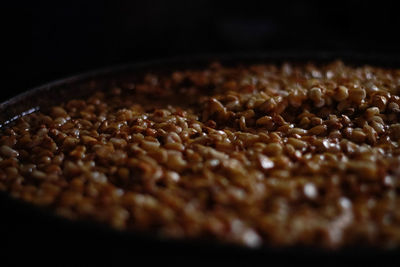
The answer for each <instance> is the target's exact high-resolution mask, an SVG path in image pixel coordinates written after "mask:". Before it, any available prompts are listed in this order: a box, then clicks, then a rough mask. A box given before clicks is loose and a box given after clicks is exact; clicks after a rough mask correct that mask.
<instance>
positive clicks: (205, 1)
mask: <svg viewBox="0 0 400 267" xmlns="http://www.w3.org/2000/svg"><path fill="white" fill-rule="evenodd" d="M8 2H10V1H8ZM395 3H396V1H392V2H390V1H372V2H369V1H361V0H348V1H287V0H279V1H254V0H246V1H213V0H190V1H184V0H180V1H162V0H146V1H105V0H97V1H95V0H87V1H50V0H48V1H27V0H25V1H13V2H10V3H7V4H6V5H9V6H10V7H11V8H8V6H7V7H6V8H4V7H3V8H2V16H3V17H5V18H6V19H5V21H4V22H3V27H4V28H6V30H5V31H3V38H2V39H3V43H5V44H7V45H8V46H9V48H8V49H7V50H4V52H5V55H6V56H10V57H11V61H10V63H8V64H7V72H6V75H4V77H5V80H3V84H4V82H5V83H6V85H7V86H5V88H4V89H2V95H1V99H2V100H5V99H6V98H7V97H10V96H12V95H15V94H17V93H18V92H21V91H24V90H27V89H28V88H31V87H34V86H37V85H40V84H43V83H45V82H48V81H51V80H54V79H58V78H62V77H65V76H68V75H72V74H76V73H79V72H82V71H85V70H89V69H93V68H99V67H104V66H108V65H113V64H118V63H126V62H135V61H140V60H148V59H157V58H160V57H170V56H176V55H189V54H190V55H191V54H204V53H221V52H223V53H232V52H243V51H271V50H296V51H297V50H312V51H317V50H335V51H337V50H339V51H358V52H364V53H386V54H393V55H395V54H396V55H398V54H400V49H398V47H399V46H400V41H399V38H398V35H399V26H400V23H399V22H400V19H399V14H398V9H397V8H396V7H395ZM4 32H6V34H5V35H4Z"/></svg>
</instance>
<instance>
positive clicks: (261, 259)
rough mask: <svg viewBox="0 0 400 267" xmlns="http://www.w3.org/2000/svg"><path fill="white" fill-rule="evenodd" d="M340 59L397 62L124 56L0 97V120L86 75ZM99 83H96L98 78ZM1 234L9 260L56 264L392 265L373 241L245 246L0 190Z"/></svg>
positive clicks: (84, 82)
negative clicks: (60, 208) (110, 223)
mask: <svg viewBox="0 0 400 267" xmlns="http://www.w3.org/2000/svg"><path fill="white" fill-rule="evenodd" d="M336 59H341V60H343V61H344V62H345V63H347V64H350V65H356V66H357V65H364V64H370V65H374V66H379V67H390V68H400V57H394V56H391V55H367V54H358V53H354V52H351V51H349V52H340V53H338V52H299V51H295V52H293V51H289V52H287V51H286V52H276V51H275V52H268V53H251V54H229V55H201V56H191V57H180V58H172V59H171V58H170V59H160V60H154V61H149V62H142V63H131V64H125V65H120V66H114V67H109V68H105V69H100V70H95V71H91V72H88V73H84V74H79V75H75V76H73V77H70V78H66V79H62V80H59V81H55V82H51V83H48V84H45V85H43V86H40V87H37V88H34V89H31V90H28V91H26V92H25V93H23V94H20V95H18V96H15V97H13V98H11V99H9V100H7V101H5V102H3V103H1V104H0V127H7V124H8V123H11V122H12V121H13V120H15V119H17V118H19V117H20V116H23V115H26V114H29V113H32V112H35V111H37V110H45V109H46V107H48V106H49V105H54V104H57V103H60V102H63V101H66V100H68V99H71V98H78V97H83V96H85V95H88V94H90V93H91V92H93V91H94V90H101V89H102V88H98V87H94V86H93V85H92V84H93V81H95V80H96V81H99V80H100V81H104V84H107V82H108V81H110V80H111V79H118V77H121V78H123V77H126V76H127V75H129V77H130V78H131V79H135V77H140V75H141V74H143V73H146V72H149V71H150V72H158V73H162V72H169V71H173V70H177V69H187V68H190V69H196V68H202V67H206V66H207V65H209V64H210V63H211V62H214V61H219V62H221V63H222V64H223V65H238V64H252V63H282V62H285V61H289V62H299V63H304V62H309V61H312V62H316V63H324V62H329V61H332V60H336ZM100 84H102V83H100ZM0 228H1V229H0V235H1V240H2V245H4V246H5V247H6V249H3V250H0V258H1V257H2V255H3V257H4V258H5V259H7V260H9V261H10V262H12V263H16V262H18V261H20V260H27V259H28V260H29V259H32V260H40V261H48V262H49V263H54V265H55V266H57V265H60V266H71V265H73V266H75V265H80V264H82V265H87V264H88V265H92V264H96V265H97V264H106V265H115V264H116V263H122V262H126V261H130V262H131V263H135V262H139V261H140V262H141V261H143V260H144V261H146V263H147V264H151V263H156V262H158V261H159V260H163V261H164V262H166V263H168V264H185V265H187V264H191V263H197V264H198V263H202V264H229V265H246V266H254V265H258V264H259V265H266V264H268V265H272V266H291V265H294V264H295V265H321V266H333V265H335V266H336V265H338V264H339V265H341V266H353V265H359V264H361V263H363V264H365V263H368V264H369V265H370V264H375V265H379V266H388V265H390V266H399V265H398V264H399V263H400V261H399V260H400V250H399V249H392V250H383V249H380V248H372V247H362V246H358V247H345V248H341V249H338V250H326V249H322V248H315V247H313V248H311V247H285V248H274V247H261V248H248V247H242V246H238V245H231V244H223V243H217V242H211V241H209V240H199V239H195V240H194V239H183V240H175V239H168V238H162V237H159V236H157V235H155V234H154V233H151V232H138V231H119V230H115V229H111V228H110V227H107V226H104V225H101V224H98V223H93V222H87V221H71V220H68V219H65V218H61V217H58V216H56V215H54V214H53V213H52V212H51V211H49V210H46V209H44V208H40V207H37V206H34V205H32V204H28V203H25V202H22V201H20V200H17V199H14V198H12V197H10V196H9V195H8V194H7V193H6V192H0Z"/></svg>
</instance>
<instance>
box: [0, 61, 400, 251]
mask: <svg viewBox="0 0 400 267" xmlns="http://www.w3.org/2000/svg"><path fill="white" fill-rule="evenodd" d="M399 95H400V70H391V69H382V68H376V67H371V66H363V67H350V66H347V65H345V64H344V63H342V62H340V61H337V62H332V63H330V64H326V65H323V66H320V65H318V66H317V65H314V64H311V63H309V64H300V65H296V64H288V63H285V64H282V65H252V66H241V67H240V66H239V67H224V66H221V65H220V64H218V63H214V64H212V65H210V66H209V67H208V68H206V69H202V70H184V71H176V72H172V73H170V74H162V75H157V74H154V73H148V74H146V75H143V77H142V79H141V80H140V81H139V82H135V83H133V82H119V81H115V82H114V83H112V85H110V88H109V90H106V91H100V90H99V91H98V92H96V93H95V94H93V95H91V96H89V97H87V98H85V99H74V100H70V101H68V102H66V103H63V104H61V105H59V106H54V107H52V108H49V109H46V110H45V109H43V110H41V111H38V112H35V113H33V114H30V115H27V116H24V117H22V118H20V119H18V120H17V121H15V122H13V123H12V124H11V125H8V126H6V127H3V129H1V130H0V189H1V190H4V191H7V192H9V194H10V195H12V196H13V197H15V198H19V199H22V200H24V201H27V202H30V203H34V204H36V205H39V206H42V207H46V208H49V209H51V210H53V211H54V212H55V213H56V214H58V215H61V216H64V217H67V218H70V219H73V220H74V219H80V220H90V221H96V222H100V223H104V224H107V225H110V226H111V227H114V228H117V229H123V230H139V231H147V230H148V231H152V232H155V233H158V234H160V235H162V236H167V237H172V238H207V239H208V238H209V239H212V240H219V241H223V242H229V243H237V244H242V245H246V246H259V245H271V246H292V245H305V246H322V247H326V248H339V247H343V246H347V245H358V244H368V245H371V246H380V247H398V246H400V196H399V195H400V147H399V143H400V107H399V106H400V97H399Z"/></svg>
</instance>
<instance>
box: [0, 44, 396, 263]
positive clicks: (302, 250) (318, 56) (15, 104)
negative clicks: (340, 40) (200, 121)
mask: <svg viewBox="0 0 400 267" xmlns="http://www.w3.org/2000/svg"><path fill="white" fill-rule="evenodd" d="M336 59H341V60H343V61H344V62H346V63H349V64H355V65H365V64H368V65H374V66H381V67H389V68H398V67H400V58H399V57H394V56H391V55H371V54H361V53H355V52H352V51H347V52H340V53H338V52H329V51H328V52H321V51H319V52H298V51H285V52H282V51H274V52H262V53H260V52H257V53H247V54H217V55H215V54H213V55H197V56H186V57H176V58H167V59H160V60H153V61H147V62H141V63H129V64H124V65H118V66H112V67H107V68H102V69H99V70H94V71H89V72H86V73H83V74H78V75H74V76H72V77H69V78H66V79H61V80H58V81H55V82H51V83H47V84H45V85H43V86H39V87H36V88H33V89H31V90H28V91H26V92H25V93H22V94H19V95H17V96H15V97H13V98H11V99H9V100H6V101H5V102H3V103H0V128H1V127H2V126H6V124H8V123H10V122H12V120H15V119H17V118H18V117H20V116H23V115H26V114H29V113H32V112H35V111H36V110H38V109H40V105H38V104H37V103H34V102H32V101H31V99H35V98H37V97H38V96H42V95H46V94H47V93H49V92H53V93H54V91H57V90H61V89H59V88H60V87H62V86H64V85H69V84H79V83H82V82H84V81H88V80H90V79H96V78H99V77H103V76H105V75H114V74H118V73H121V72H124V71H129V72H134V71H140V72H143V71H148V70H167V71H171V70H174V69H179V68H187V67H189V68H190V67H192V68H196V67H198V66H206V65H207V64H209V63H211V62H213V61H220V62H222V63H223V64H238V63H240V64H241V63H243V64H247V63H259V62H272V63H280V62H285V61H288V62H308V61H312V62H317V63H324V62H329V61H332V60H336ZM55 93H57V92H55ZM1 203H4V205H11V206H13V207H15V209H18V210H21V212H22V213H24V212H25V211H26V212H27V213H29V214H35V215H37V216H39V217H42V218H46V220H48V221H49V222H52V223H56V224H64V225H65V227H76V229H80V230H82V229H84V230H88V229H91V230H92V231H95V232H96V231H97V232H99V233H103V234H105V235H109V236H113V237H114V238H121V239H129V240H133V241H134V242H138V241H146V242H157V243H159V244H165V245H166V246H171V245H172V246H183V247H186V248H187V247H191V248H202V249H206V250H212V251H215V250H217V251H220V252H223V251H225V252H229V253H231V252H235V253H239V254H248V253H250V254H253V255H262V256H265V255H272V254H274V255H276V254H284V255H303V256H307V255H313V256H316V255H319V256H320V257H324V256H327V255H330V256H333V257H336V256H343V257H347V256H352V257H354V256H355V255H362V256H363V257H365V256H368V255H369V256H371V257H376V256H385V257H388V256H396V257H399V256H400V250H399V249H398V248H394V249H382V248H373V247H368V246H366V247H361V246H360V247H344V248H340V249H334V250H329V249H325V248H315V247H304V246H298V247H282V248H276V247H265V246H264V247H257V248H249V247H243V246H239V245H232V244H223V243H220V242H213V241H210V240H199V239H171V238H165V237H160V236H158V235H156V234H154V233H149V232H139V231H121V230H116V229H113V228H111V227H108V226H105V225H102V224H99V223H93V222H87V221H72V220H69V219H65V218H61V217H59V216H57V215H55V214H54V213H52V212H51V211H49V210H47V209H44V208H41V207H38V206H36V205H33V204H30V203H26V202H23V201H21V200H19V199H15V198H13V197H11V196H10V195H8V194H7V193H6V192H0V204H1ZM0 212H1V210H0Z"/></svg>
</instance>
